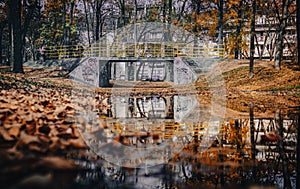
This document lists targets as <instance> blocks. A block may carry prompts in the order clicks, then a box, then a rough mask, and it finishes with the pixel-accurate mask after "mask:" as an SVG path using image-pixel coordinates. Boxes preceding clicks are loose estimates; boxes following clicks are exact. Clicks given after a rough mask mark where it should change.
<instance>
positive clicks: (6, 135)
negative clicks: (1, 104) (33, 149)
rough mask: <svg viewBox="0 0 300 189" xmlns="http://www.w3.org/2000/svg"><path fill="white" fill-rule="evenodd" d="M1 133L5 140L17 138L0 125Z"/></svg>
mask: <svg viewBox="0 0 300 189" xmlns="http://www.w3.org/2000/svg"><path fill="white" fill-rule="evenodd" d="M0 135H1V136H2V138H3V139H4V140H5V141H14V140H15V139H14V138H13V137H11V136H10V134H9V133H8V132H7V131H6V130H5V129H4V128H3V127H0Z"/></svg>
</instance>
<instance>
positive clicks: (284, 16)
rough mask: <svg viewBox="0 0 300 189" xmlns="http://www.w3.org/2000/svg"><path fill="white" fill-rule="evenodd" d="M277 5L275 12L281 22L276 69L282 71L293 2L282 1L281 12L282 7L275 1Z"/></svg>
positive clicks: (289, 0) (288, 0) (278, 30)
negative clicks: (285, 39) (287, 27)
mask: <svg viewBox="0 0 300 189" xmlns="http://www.w3.org/2000/svg"><path fill="white" fill-rule="evenodd" d="M273 3H274V5H275V7H276V8H275V11H276V15H277V19H278V20H279V27H278V29H277V32H278V35H277V45H276V53H275V65H274V66H275V69H277V70H280V64H281V61H282V57H283V48H284V35H285V33H286V26H287V19H288V17H289V16H288V13H289V10H288V8H289V6H290V4H291V0H282V7H281V11H280V7H279V5H278V2H277V1H275V0H273Z"/></svg>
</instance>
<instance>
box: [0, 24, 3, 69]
mask: <svg viewBox="0 0 300 189" xmlns="http://www.w3.org/2000/svg"><path fill="white" fill-rule="evenodd" d="M2 35H3V27H2V24H1V26H0V65H2Z"/></svg>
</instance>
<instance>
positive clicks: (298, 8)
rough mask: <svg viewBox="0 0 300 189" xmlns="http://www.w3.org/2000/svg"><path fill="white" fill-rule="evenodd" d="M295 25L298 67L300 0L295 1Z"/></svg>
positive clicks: (299, 62) (299, 51)
mask: <svg viewBox="0 0 300 189" xmlns="http://www.w3.org/2000/svg"><path fill="white" fill-rule="evenodd" d="M296 27H297V47H298V48H297V49H298V53H297V54H298V66H299V69H300V58H299V56H300V1H299V0H297V1H296Z"/></svg>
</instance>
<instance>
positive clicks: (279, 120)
mask: <svg viewBox="0 0 300 189" xmlns="http://www.w3.org/2000/svg"><path fill="white" fill-rule="evenodd" d="M275 120H276V126H277V129H278V131H279V133H278V134H279V136H280V138H281V139H280V140H278V143H277V144H278V148H279V154H280V157H281V159H282V169H283V180H284V186H283V188H286V189H291V188H292V185H291V180H290V173H289V169H288V161H289V160H288V157H287V155H286V152H285V151H286V150H285V146H284V143H283V138H284V133H283V132H284V131H283V130H284V128H283V119H282V116H281V113H280V110H276V112H275Z"/></svg>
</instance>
